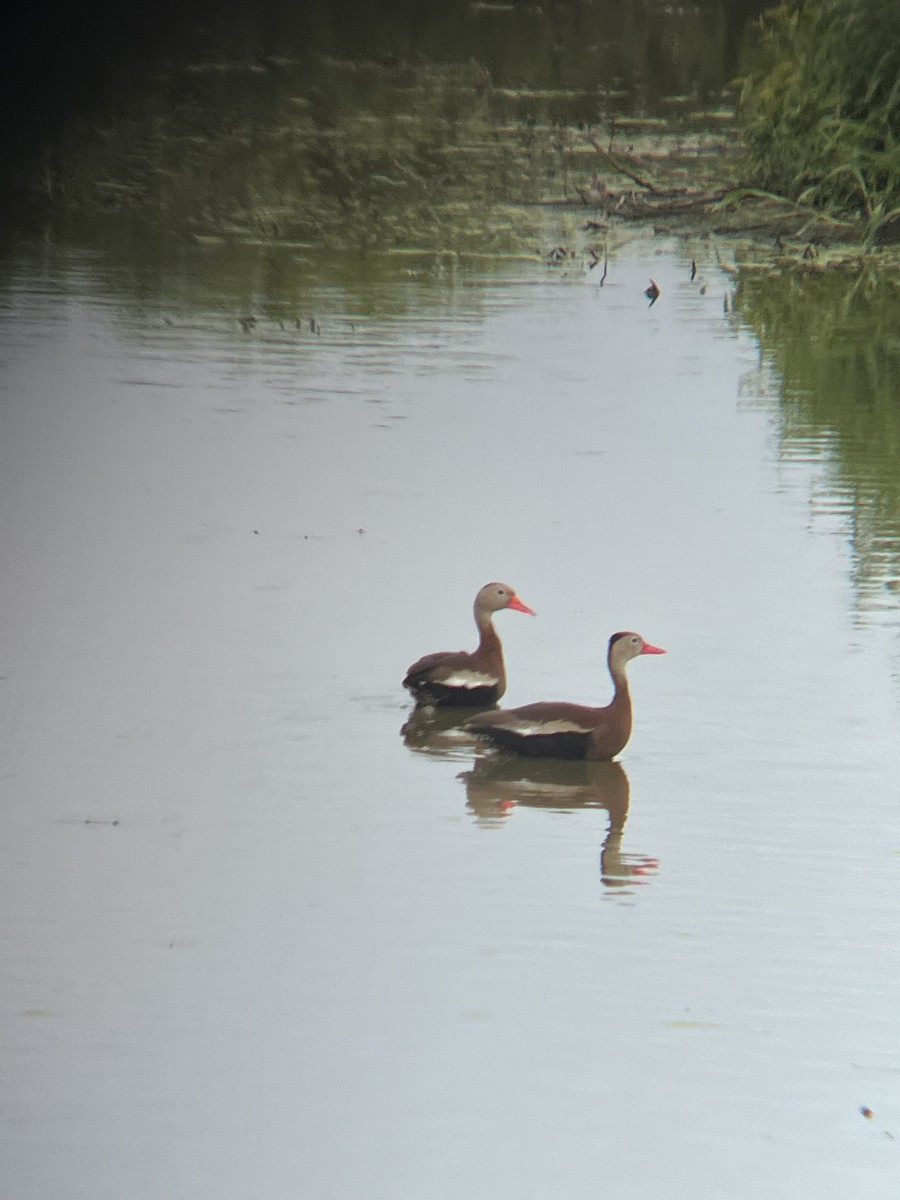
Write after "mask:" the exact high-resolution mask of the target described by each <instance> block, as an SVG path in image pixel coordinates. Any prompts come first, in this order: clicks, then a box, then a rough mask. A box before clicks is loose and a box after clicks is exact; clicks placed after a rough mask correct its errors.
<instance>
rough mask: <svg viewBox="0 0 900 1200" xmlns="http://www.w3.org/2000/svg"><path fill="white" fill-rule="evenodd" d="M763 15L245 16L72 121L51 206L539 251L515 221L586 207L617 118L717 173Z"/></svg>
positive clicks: (623, 0) (699, 7)
mask: <svg viewBox="0 0 900 1200" xmlns="http://www.w3.org/2000/svg"><path fill="white" fill-rule="evenodd" d="M756 4H758V0H734V2H733V3H731V4H729V5H727V6H723V5H721V4H720V3H718V2H714V0H706V2H705V3H699V4H696V5H692V6H689V7H687V8H684V9H681V8H678V9H675V8H673V7H672V6H669V5H664V4H662V3H652V2H648V0H602V2H601V0H595V2H594V3H590V2H588V0H572V3H569V4H559V5H557V4H554V3H548V4H542V5H534V4H524V3H522V4H509V5H482V4H479V3H470V2H469V0H447V2H446V3H443V4H440V5H426V4H422V3H421V2H419V3H412V2H411V0H405V2H404V0H400V2H399V3H394V4H391V5H390V6H388V5H381V4H371V3H368V2H365V3H363V2H362V0H342V2H341V3H336V4H334V5H326V4H316V3H313V2H312V0H307V2H305V3H288V2H287V0H280V2H279V0H269V2H268V3H265V4H263V5H262V6H246V5H244V6H242V7H240V8H238V7H237V6H236V5H235V6H234V7H233V8H230V7H225V8H223V9H222V11H221V12H220V13H219V16H218V18H217V20H216V22H215V24H214V25H213V26H212V27H211V28H209V29H208V30H206V31H205V32H204V33H203V34H202V35H200V34H198V35H197V36H196V37H195V38H194V40H193V41H192V43H191V44H190V46H188V44H187V43H183V44H182V46H181V48H180V49H179V50H178V52H177V54H173V55H172V57H171V59H170V61H169V63H168V65H166V66H165V67H159V66H156V67H154V69H153V71H151V72H146V73H144V74H137V73H136V74H134V75H133V76H132V77H130V78H129V80H128V81H127V83H126V82H123V83H121V84H120V86H119V87H118V90H117V92H116V94H115V95H114V97H113V98H112V100H111V102H110V103H109V104H108V105H107V106H105V108H104V109H103V111H102V112H101V111H93V112H91V113H90V114H87V113H82V114H81V116H80V117H79V118H78V119H77V121H73V122H70V123H69V124H68V126H67V127H66V129H65V131H64V133H63V135H62V136H61V137H60V139H59V140H58V142H57V145H56V147H55V149H54V152H53V154H52V155H49V156H48V157H47V159H46V160H45V161H44V162H43V163H42V165H41V170H40V171H39V172H37V173H36V175H35V177H34V178H33V181H32V186H33V193H32V198H33V199H34V198H37V197H38V195H41V196H49V197H50V198H52V201H53V210H54V212H56V213H59V212H65V213H66V214H67V215H71V214H72V213H73V212H80V213H83V212H105V213H107V214H110V213H116V214H123V213H126V214H128V213H131V214H140V216H141V219H142V220H143V221H144V222H145V223H146V222H148V221H149V222H151V223H154V222H155V223H156V224H157V225H158V226H159V227H160V229H161V230H164V231H166V232H167V233H168V232H169V231H172V230H176V229H178V230H181V231H183V232H190V233H193V234H197V235H201V236H215V235H222V236H228V237H238V238H243V239H245V240H247V239H250V238H257V239H262V240H265V241H277V242H282V243H283V242H300V243H311V244H314V245H316V246H324V247H326V248H329V249H334V248H336V247H338V246H346V245H350V246H352V247H354V248H355V249H356V250H358V251H364V250H366V249H370V248H373V247H378V248H389V247H410V246H415V247H419V248H442V249H443V248H454V249H468V248H477V249H479V250H489V251H494V250H507V251H508V250H518V249H521V247H522V245H523V244H527V242H528V240H529V239H533V238H534V236H535V229H536V228H537V221H536V219H535V217H534V214H531V215H530V216H529V217H528V219H525V218H524V217H523V215H522V213H521V212H518V213H514V214H511V213H510V212H508V211H504V209H503V206H504V205H517V206H521V205H522V204H531V203H533V202H535V201H540V200H545V199H548V198H552V199H558V198H560V197H564V196H569V197H571V198H573V199H575V198H576V192H575V190H574V189H575V187H576V186H577V185H581V186H582V187H586V186H587V183H588V181H589V179H590V177H591V175H592V173H593V172H594V171H595V170H596V169H597V168H598V163H600V169H601V171H602V169H603V166H602V163H601V162H600V160H599V159H598V152H597V151H596V150H595V149H594V148H592V146H591V145H590V143H589V142H588V141H587V140H586V137H585V136H583V131H585V130H586V128H587V127H593V128H594V129H595V130H596V131H597V132H598V135H599V136H600V138H601V140H602V141H603V143H604V144H606V143H607V140H608V136H609V128H610V121H611V119H613V118H616V119H617V120H618V122H619V123H618V124H617V132H616V135H615V136H616V138H617V139H618V140H617V143H616V148H617V149H619V148H621V150H622V152H623V153H627V151H628V149H629V147H630V146H631V145H632V144H634V146H635V148H636V151H637V153H641V152H642V151H643V149H645V148H646V131H647V128H648V127H647V126H644V127H642V126H641V125H639V124H635V123H634V122H635V118H636V117H637V116H640V117H646V116H647V115H648V114H650V113H657V114H658V113H664V114H665V115H666V117H667V119H668V121H669V124H670V127H672V126H673V125H674V127H675V128H676V129H678V130H681V131H682V132H684V134H685V141H684V147H683V148H684V159H685V161H689V160H690V159H691V156H692V155H693V156H694V157H695V158H696V147H697V141H696V138H694V140H693V141H692V140H691V138H690V137H689V136H688V135H690V134H692V133H695V132H696V130H697V129H698V125H697V123H696V121H695V120H694V119H693V118H692V116H691V114H692V113H694V112H696V110H697V108H698V106H700V105H702V104H706V103H708V102H709V101H714V102H719V101H720V100H721V98H722V95H723V86H724V85H725V83H726V82H727V79H728V75H729V72H730V70H731V67H732V64H733V60H734V57H735V53H736V44H737V37H738V34H739V31H740V28H741V20H740V16H741V14H743V12H744V11H745V10H746V9H748V8H750V9H752V8H754V7H755V6H756ZM723 8H724V11H723ZM626 117H627V118H629V119H630V122H631V123H627V122H626V121H625V120H624V118H626ZM720 123H721V122H720ZM650 128H652V126H651V127H650ZM642 136H643V137H644V138H645V141H644V143H642V141H641V138H642ZM720 142H721V138H720V137H719V136H718V133H717V134H716V139H715V147H714V146H713V145H708V146H707V147H706V152H707V154H708V155H711V154H712V152H713V149H714V148H718V147H719V144H720ZM619 182H621V180H620V181H619ZM629 186H630V185H629Z"/></svg>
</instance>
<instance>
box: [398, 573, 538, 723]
mask: <svg viewBox="0 0 900 1200" xmlns="http://www.w3.org/2000/svg"><path fill="white" fill-rule="evenodd" d="M503 608H512V609H514V610H516V611H517V612H526V613H531V612H532V610H531V609H530V608H528V606H527V605H525V604H523V603H522V601H521V600H520V599H519V597H518V596H517V595H516V593H515V591H514V590H513V589H512V588H511V587H509V586H508V585H507V584H505V583H486V584H485V585H484V587H483V588H481V589H480V590H479V592H478V595H477V596H476V597H475V605H474V613H475V625H476V627H477V629H478V646H477V647H476V648H475V650H473V651H471V652H470V651H466V650H439V651H437V653H435V654H426V655H425V656H424V657H423V658H420V659H418V660H417V661H416V662H414V663H413V664H412V666H411V667H409V668H408V670H407V672H406V676H405V678H404V680H403V686H404V687H405V688H407V689H408V690H409V691H410V692H411V693H412V695H413V696H414V697H415V700H416V703H417V704H423V705H429V706H431V707H433V708H440V707H446V706H450V705H454V706H460V707H468V708H473V707H482V708H484V707H487V706H488V705H491V704H496V703H497V701H498V700H499V699H500V697H501V696H502V695H503V694H504V692H505V691H506V666H505V664H504V662H503V647H502V645H501V644H500V638H499V637H498V636H497V631H496V629H495V628H494V625H493V621H492V619H491V618H492V616H493V614H494V613H495V612H499V611H500V610H501V609H503ZM532 615H534V614H533V613H532Z"/></svg>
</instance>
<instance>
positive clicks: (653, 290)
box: [644, 279, 661, 308]
mask: <svg viewBox="0 0 900 1200" xmlns="http://www.w3.org/2000/svg"><path fill="white" fill-rule="evenodd" d="M644 295H645V296H646V297H647V299H648V300H649V301H650V304H649V305H648V307H649V308H652V307H653V305H654V304H655V303H656V302H657V300H658V299H659V297H660V295H661V288H660V286H659V284H658V283H657V282H656V280H655V279H651V280H650V286H649V287H648V288H645V289H644Z"/></svg>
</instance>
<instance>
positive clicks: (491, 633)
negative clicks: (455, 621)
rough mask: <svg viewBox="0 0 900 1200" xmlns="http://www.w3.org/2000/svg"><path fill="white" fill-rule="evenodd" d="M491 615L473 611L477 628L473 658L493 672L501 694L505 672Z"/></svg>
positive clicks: (501, 649) (503, 687)
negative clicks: (498, 682)
mask: <svg viewBox="0 0 900 1200" xmlns="http://www.w3.org/2000/svg"><path fill="white" fill-rule="evenodd" d="M491 616H492V614H491V613H489V612H479V611H478V609H476V610H475V624H476V625H477V627H478V648H477V649H476V651H475V657H476V658H477V659H478V660H479V661H480V662H481V663H483V664H484V666H485V667H487V668H489V669H490V670H493V671H494V672H495V673H496V674H497V676H498V678H499V680H500V687H501V692H502V691H503V690H505V684H506V671H505V668H504V665H503V647H502V646H501V644H500V638H499V637H498V636H497V631H496V629H495V628H494V622H493V620H492V619H491Z"/></svg>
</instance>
